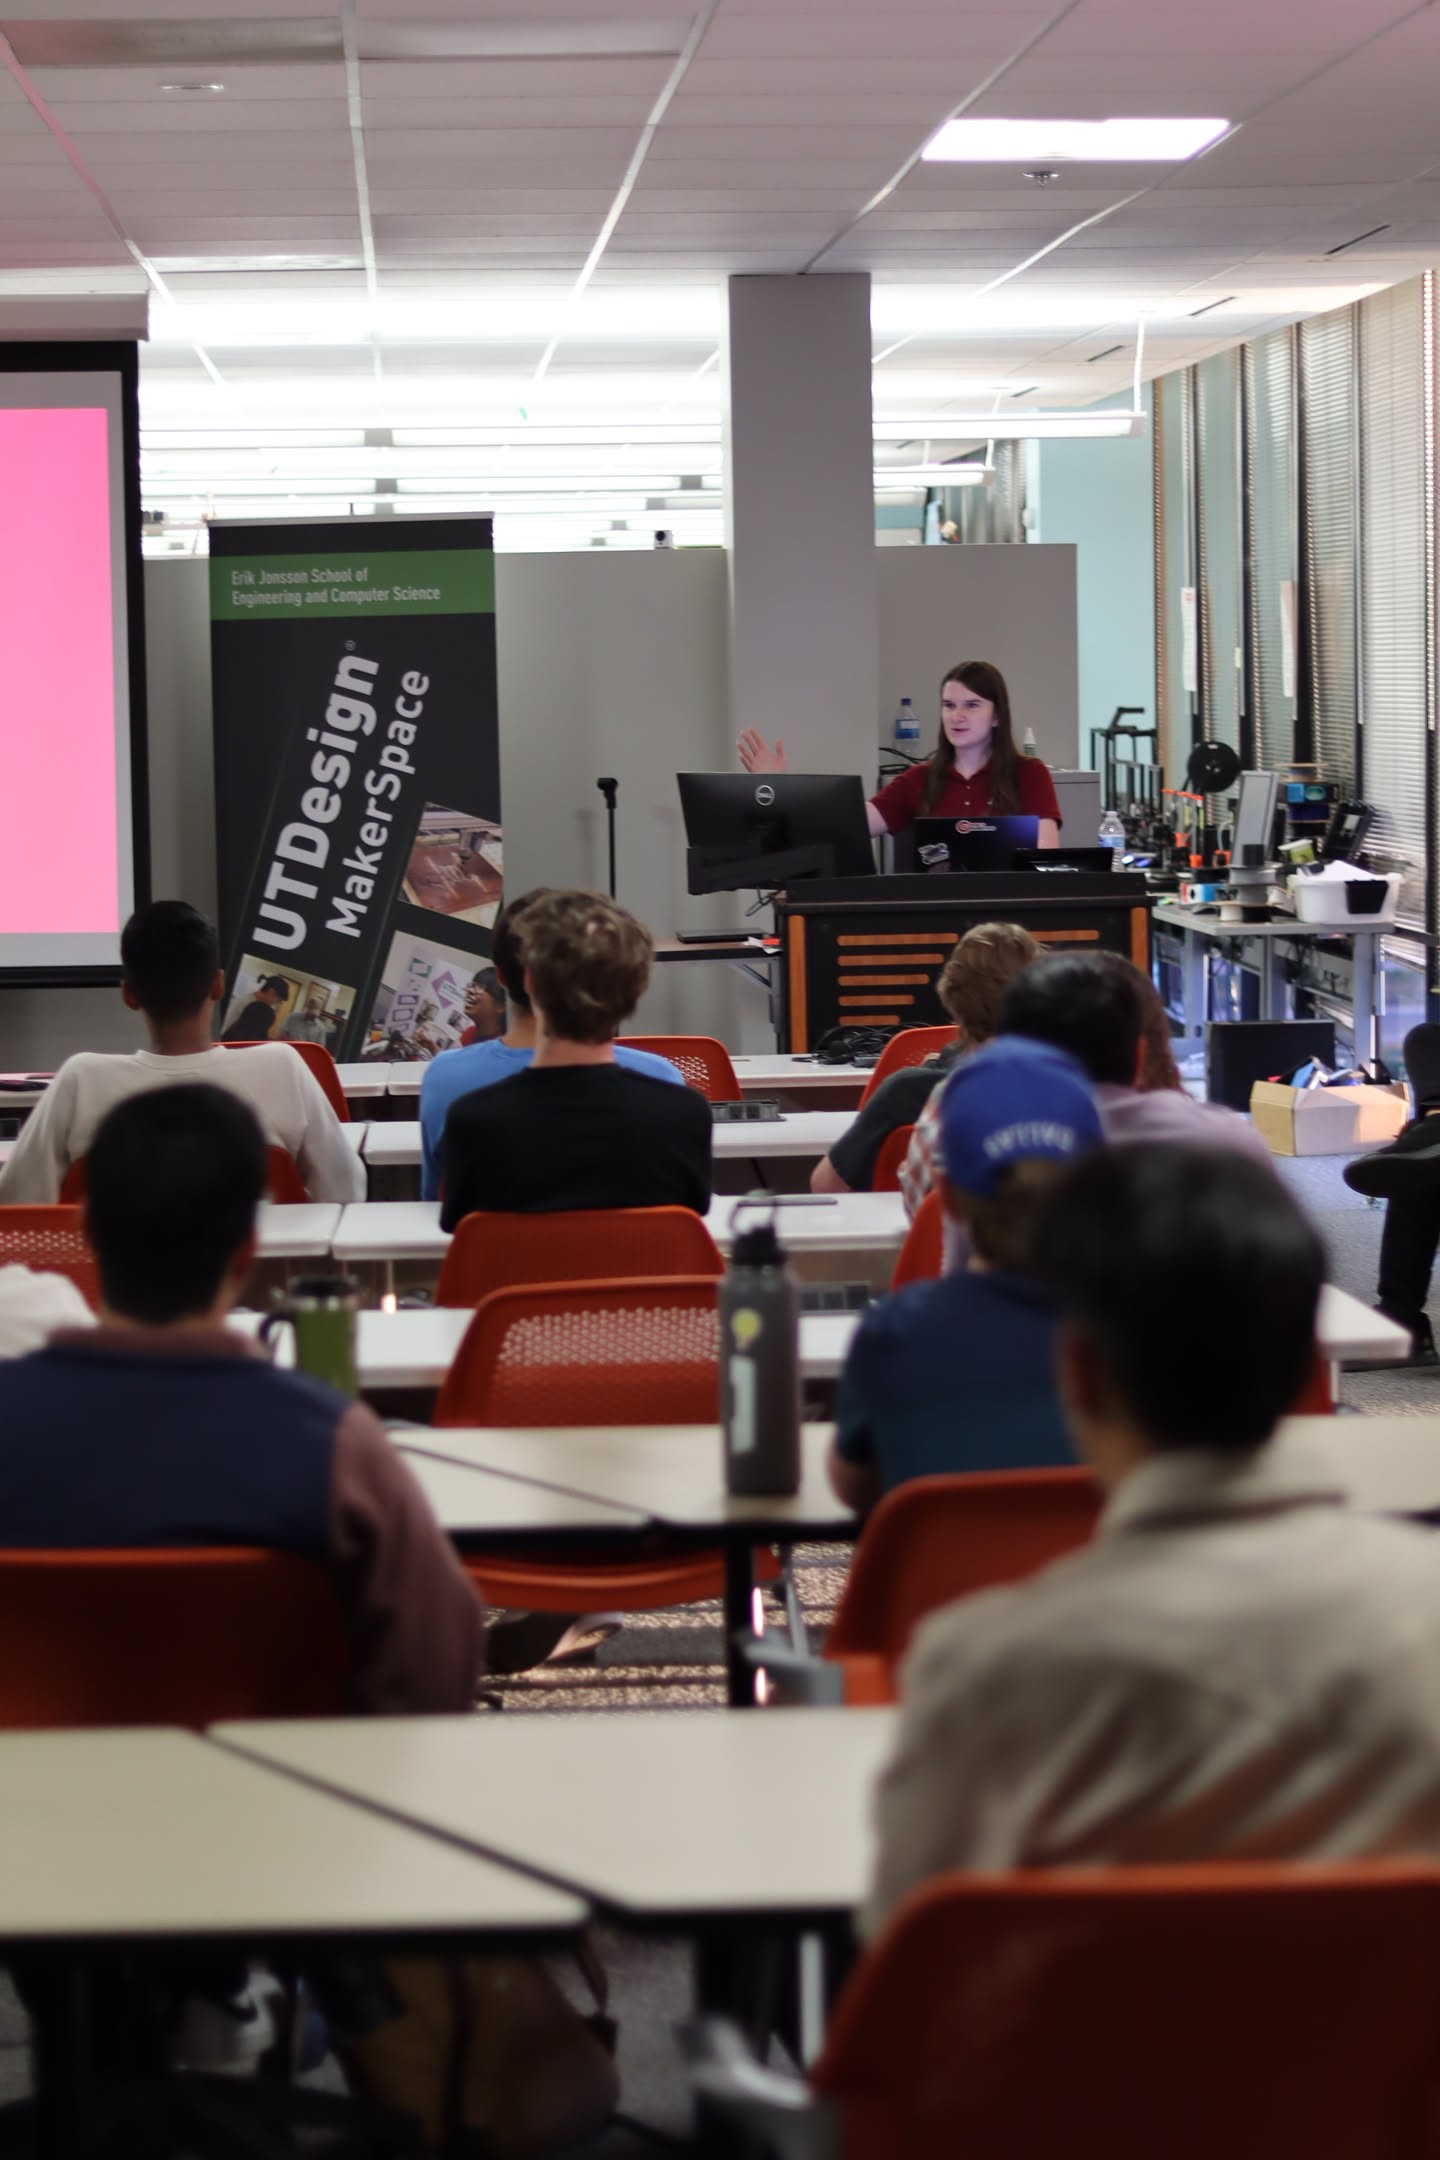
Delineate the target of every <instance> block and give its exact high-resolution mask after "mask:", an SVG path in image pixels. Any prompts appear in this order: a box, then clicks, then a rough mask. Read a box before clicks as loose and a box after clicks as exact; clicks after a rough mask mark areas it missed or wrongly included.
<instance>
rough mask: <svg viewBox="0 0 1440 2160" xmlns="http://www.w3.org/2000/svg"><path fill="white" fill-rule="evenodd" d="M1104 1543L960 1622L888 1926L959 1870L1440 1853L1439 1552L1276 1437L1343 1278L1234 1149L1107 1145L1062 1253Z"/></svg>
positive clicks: (969, 1602)
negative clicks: (1318, 1321) (1329, 1295)
mask: <svg viewBox="0 0 1440 2160" xmlns="http://www.w3.org/2000/svg"><path fill="white" fill-rule="evenodd" d="M1035 1255H1036V1265H1037V1268H1038V1269H1039V1270H1040V1271H1041V1272H1042V1273H1043V1275H1044V1277H1045V1279H1047V1280H1048V1281H1049V1282H1050V1283H1051V1284H1052V1285H1053V1288H1054V1292H1055V1295H1056V1298H1057V1300H1058V1303H1059V1307H1060V1315H1061V1319H1060V1336H1059V1375H1060V1393H1061V1399H1062V1402H1063V1404H1064V1408H1065V1415H1066V1419H1067V1422H1068V1424H1069V1428H1070V1433H1071V1437H1072V1439H1073V1440H1074V1442H1075V1446H1076V1449H1077V1452H1078V1453H1079V1454H1080V1455H1081V1456H1082V1457H1083V1458H1084V1459H1085V1460H1086V1461H1087V1462H1088V1463H1089V1465H1090V1467H1091V1469H1092V1470H1093V1472H1094V1474H1095V1478H1096V1480H1097V1482H1098V1484H1099V1486H1100V1488H1101V1491H1102V1493H1103V1495H1104V1496H1105V1508H1104V1513H1103V1515H1102V1517H1101V1521H1100V1525H1099V1529H1098V1531H1097V1533H1096V1535H1095V1537H1094V1539H1093V1541H1092V1542H1091V1543H1090V1544H1088V1545H1086V1546H1085V1547H1083V1548H1082V1549H1081V1550H1079V1551H1077V1552H1075V1553H1074V1554H1072V1555H1070V1556H1069V1557H1068V1558H1066V1559H1064V1560H1060V1561H1057V1562H1056V1563H1054V1564H1053V1565H1052V1566H1050V1567H1048V1568H1046V1569H1044V1570H1043V1571H1042V1572H1041V1573H1040V1574H1038V1575H1034V1576H1032V1577H1031V1578H1030V1579H1029V1580H1028V1581H1022V1582H1018V1583H1015V1584H1014V1585H1013V1586H1011V1587H1007V1588H1004V1589H994V1590H986V1591H983V1592H981V1593H980V1594H979V1595H978V1596H975V1597H969V1598H963V1599H961V1600H960V1601H959V1602H958V1603H957V1604H954V1605H951V1606H948V1607H947V1608H945V1609H944V1610H943V1611H940V1612H937V1613H935V1614H933V1615H932V1616H931V1617H930V1618H929V1619H927V1620H926V1621H924V1622H923V1623H922V1625H921V1626H920V1628H919V1629H918V1630H917V1631H916V1634H915V1637H914V1640H913V1643H912V1646H911V1650H910V1654H909V1656H908V1658H907V1660H906V1663H905V1666H904V1668H903V1672H902V1682H901V1696H902V1710H901V1723H900V1731H899V1734H898V1737H897V1741H896V1746H895V1752H894V1756H893V1758H892V1760H891V1763H890V1765H889V1768H888V1769H887V1770H886V1771H885V1773H884V1775H883V1778H882V1782H881V1786H880V1790H879V1796H878V1803H877V1805H878V1822H879V1844H878V1860H877V1866H876V1871H875V1875H874V1880H873V1886H872V1890H871V1894H870V1899H869V1903H868V1906H867V1908H866V1912H865V1916H864V1917H865V1923H866V1925H867V1927H868V1928H870V1929H874V1928H875V1927H877V1926H878V1925H879V1924H880V1923H881V1922H882V1921H883V1920H884V1919H885V1918H886V1917H887V1915H888V1914H889V1913H890V1912H892V1911H893V1909H894V1907H895V1906H896V1904H897V1903H898V1902H899V1900H900V1899H901V1898H902V1897H904V1896H905V1894H906V1893H907V1892H908V1891H910V1890H912V1889H913V1888H914V1887H915V1886H916V1885H917V1884H918V1883H920V1882H922V1881H925V1880H926V1879H928V1878H929V1877H931V1876H933V1875H936V1874H939V1873H941V1872H943V1871H945V1870H948V1869H951V1868H968V1869H980V1870H1004V1869H1010V1868H1046V1867H1061V1868H1073V1867H1085V1868H1094V1867H1109V1866H1114V1865H1117V1864H1120V1863H1126V1862H1128V1863H1132V1864H1136V1865H1140V1864H1153V1865H1157V1866H1168V1865H1171V1864H1174V1863H1180V1862H1187V1861H1202V1860H1268V1861H1274V1860H1291V1859H1295V1860H1299V1859H1305V1860H1332V1861H1340V1860H1349V1859H1361V1858H1368V1857H1381V1856H1386V1855H1390V1856H1395V1855H1401V1854H1426V1855H1429V1856H1431V1857H1434V1856H1436V1855H1440V1568H1437V1566H1436V1554H1435V1544H1434V1533H1433V1531H1430V1530H1422V1529H1420V1528H1419V1527H1418V1526H1415V1525H1411V1524H1407V1523H1401V1522H1394V1521H1387V1520H1384V1519H1381V1518H1379V1517H1374V1516H1364V1515H1360V1514H1354V1513H1351V1512H1349V1510H1348V1509H1347V1508H1346V1506H1345V1504H1344V1500H1343V1496H1342V1494H1341V1492H1340V1491H1339V1490H1338V1489H1337V1485H1336V1479H1335V1477H1334V1474H1333V1473H1332V1471H1331V1470H1330V1469H1329V1467H1328V1466H1327V1463H1326V1461H1325V1459H1324V1458H1323V1457H1322V1456H1320V1455H1319V1453H1318V1451H1312V1450H1311V1449H1309V1448H1307V1446H1306V1445H1305V1443H1304V1442H1302V1441H1301V1440H1300V1439H1298V1438H1297V1437H1296V1436H1295V1435H1294V1434H1293V1433H1287V1432H1286V1431H1285V1430H1284V1429H1283V1428H1282V1429H1281V1430H1280V1431H1279V1433H1278V1434H1277V1431H1276V1427H1277V1426H1278V1425H1279V1424H1280V1420H1281V1419H1282V1418H1283V1417H1284V1416H1285V1414H1286V1412H1287V1410H1288V1409H1289V1407H1290V1405H1291V1404H1292V1403H1293V1402H1294V1401H1295V1400H1296V1398H1297V1396H1298V1395H1299V1394H1300V1392H1301V1389H1302V1387H1303V1385H1304V1383H1305V1380H1306V1378H1307V1376H1308V1374H1309V1372H1310V1370H1311V1367H1312V1364H1313V1360H1314V1356H1315V1315H1316V1307H1317V1304H1318V1300H1319V1295H1320V1287H1321V1284H1322V1281H1323V1279H1324V1253H1323V1250H1322V1248H1321V1246H1320V1243H1319V1241H1318V1239H1317V1238H1316V1236H1315V1234H1314V1232H1313V1231H1312V1230H1311V1229H1310V1227H1309V1225H1308V1224H1307V1223H1306V1221H1305V1219H1304V1217H1303V1216H1302V1215H1301V1213H1300V1211H1299V1209H1298V1208H1297V1207H1296V1205H1295V1203H1294V1201H1293V1200H1292V1199H1291V1198H1290V1196H1289V1194H1288V1193H1287V1192H1286V1191H1285V1188H1284V1187H1283V1185H1281V1183H1280V1181H1279V1180H1278V1178H1275V1177H1274V1176H1272V1175H1271V1174H1270V1172H1269V1171H1267V1170H1264V1169H1262V1168H1261V1167H1260V1165H1259V1164H1258V1163H1254V1162H1251V1161H1249V1160H1247V1158H1246V1157H1244V1156H1242V1155H1238V1154H1236V1153H1234V1152H1233V1151H1232V1150H1226V1149H1222V1148H1198V1147H1189V1146H1180V1147H1175V1146H1166V1145H1154V1144H1150V1145H1140V1146H1136V1147H1125V1148H1105V1149H1101V1150H1099V1151H1098V1152H1097V1153H1096V1154H1095V1155H1093V1156H1092V1157H1091V1158H1090V1159H1089V1160H1088V1161H1087V1162H1083V1163H1081V1164H1079V1165H1078V1166H1077V1168H1076V1169H1075V1170H1074V1171H1073V1172H1072V1173H1071V1174H1070V1175H1069V1176H1068V1177H1067V1178H1066V1179H1065V1181H1064V1183H1063V1184H1062V1186H1061V1187H1060V1189H1059V1190H1058V1191H1057V1193H1056V1194H1055V1195H1054V1197H1053V1199H1052V1200H1051V1202H1050V1204H1049V1205H1048V1207H1047V1208H1046V1210H1045V1211H1044V1213H1043V1214H1042V1216H1041V1219H1040V1222H1039V1224H1038V1225H1037V1229H1036V1240H1035Z"/></svg>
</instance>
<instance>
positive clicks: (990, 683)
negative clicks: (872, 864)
mask: <svg viewBox="0 0 1440 2160" xmlns="http://www.w3.org/2000/svg"><path fill="white" fill-rule="evenodd" d="M952 682H958V683H963V684H964V685H965V688H966V689H967V690H973V691H974V692H975V695H976V696H977V697H983V698H988V699H989V701H990V703H991V704H992V705H993V706H994V708H995V732H994V734H993V735H992V736H991V738H990V808H991V810H992V811H993V812H994V814H995V815H996V817H1013V816H1014V815H1015V812H1016V811H1017V810H1018V809H1019V808H1020V781H1019V777H1018V774H1017V771H1016V767H1017V764H1018V762H1019V761H1018V759H1017V757H1016V754H1015V736H1014V733H1013V732H1012V730H1011V726H1010V692H1009V691H1008V690H1007V689H1006V687H1005V678H1004V676H1003V675H1002V674H1001V673H1000V670H999V668H998V667H996V666H995V665H994V664H993V662H991V661H989V660H959V661H957V662H956V664H955V666H954V667H952V668H951V670H950V672H949V674H948V675H947V676H946V677H945V678H944V681H943V682H942V683H941V685H940V694H941V696H942V697H943V696H944V694H945V684H946V683H952ZM954 764H955V745H954V743H952V742H951V740H950V738H949V736H948V735H947V734H946V733H945V723H944V721H943V720H942V721H941V723H940V740H939V742H938V743H937V744H936V745H935V755H934V756H933V757H932V758H931V760H930V763H929V765H928V766H927V767H926V769H925V789H924V793H923V794H922V795H921V797H920V809H921V813H922V815H923V814H925V813H927V812H929V811H931V810H933V809H934V808H935V805H936V803H938V802H939V800H940V796H941V792H942V790H943V788H944V786H945V782H946V780H947V779H948V778H949V776H950V773H951V771H952V769H953V767H954Z"/></svg>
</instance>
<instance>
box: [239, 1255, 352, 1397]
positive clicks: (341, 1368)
mask: <svg viewBox="0 0 1440 2160" xmlns="http://www.w3.org/2000/svg"><path fill="white" fill-rule="evenodd" d="M359 1310H360V1285H359V1283H358V1282H356V1280H355V1278H354V1276H353V1275H302V1276H300V1277H299V1278H298V1279H297V1280H296V1281H295V1282H293V1283H291V1285H290V1288H289V1290H288V1291H287V1292H285V1294H284V1298H283V1302H282V1303H280V1304H279V1305H277V1306H276V1308H275V1310H274V1311H273V1312H271V1313H267V1314H266V1315H265V1318H264V1319H263V1320H262V1321H261V1323H260V1340H261V1342H262V1343H266V1344H268V1343H269V1341H270V1337H271V1335H272V1333H273V1332H274V1330H275V1329H276V1328H278V1327H283V1326H286V1325H288V1326H289V1327H290V1329H291V1330H292V1332H293V1334H294V1337H295V1363H296V1364H297V1365H298V1366H299V1368H300V1370H301V1372H306V1373H309V1374H310V1376H311V1378H312V1379H314V1380H324V1381H326V1382H327V1383H328V1385H329V1386H331V1387H333V1388H339V1390H340V1392H341V1394H342V1395H358V1394H359V1393H360V1376H359V1374H358V1373H357V1371H356V1369H355V1315H356V1313H357V1312H358V1311H359Z"/></svg>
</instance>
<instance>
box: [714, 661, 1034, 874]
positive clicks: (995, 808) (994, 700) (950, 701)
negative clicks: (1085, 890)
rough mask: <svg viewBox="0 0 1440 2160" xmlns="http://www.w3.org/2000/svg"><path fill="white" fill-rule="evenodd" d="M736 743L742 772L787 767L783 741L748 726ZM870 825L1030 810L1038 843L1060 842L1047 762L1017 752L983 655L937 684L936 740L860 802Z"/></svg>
mask: <svg viewBox="0 0 1440 2160" xmlns="http://www.w3.org/2000/svg"><path fill="white" fill-rule="evenodd" d="M736 748H737V749H738V750H739V752H740V762H741V764H742V765H743V766H744V767H745V770H746V771H747V772H785V771H787V770H788V763H787V760H786V756H785V745H784V743H783V742H780V741H778V740H777V742H776V744H775V746H774V748H773V749H772V748H771V747H770V745H769V744H768V743H767V742H766V741H765V738H764V736H763V735H761V734H760V732H759V730H758V729H757V728H747V729H746V730H745V732H744V734H743V735H742V736H741V737H740V740H739V742H738V743H737V745H736ZM866 817H867V819H868V820H869V825H870V831H871V834H872V836H873V837H874V838H876V839H878V838H879V836H880V835H881V833H887V832H888V833H898V832H902V831H903V830H904V828H905V827H906V826H907V825H908V824H909V823H910V822H911V820H912V819H913V818H917V817H956V818H962V817H1033V818H1036V819H1038V820H1039V829H1038V832H1037V835H1036V845H1037V847H1042V848H1053V847H1058V845H1059V842H1060V805H1059V803H1058V802H1057V801H1056V799H1055V783H1054V781H1053V780H1052V779H1051V778H1050V768H1049V766H1048V765H1043V764H1042V763H1041V762H1040V760H1039V758H1033V757H1021V756H1020V755H1019V754H1018V752H1017V751H1016V748H1015V736H1014V732H1013V730H1012V728H1011V725H1010V693H1009V691H1008V690H1007V689H1006V687H1005V678H1004V676H1003V675H1002V674H1001V673H1000V670H999V668H997V667H992V666H991V664H990V662H989V661H988V660H962V661H961V662H960V663H959V665H958V666H957V667H953V668H951V670H950V672H949V674H948V675H947V676H946V677H945V680H944V682H943V683H941V685H940V740H939V742H938V743H937V744H936V746H935V754H934V756H933V757H931V758H929V759H928V760H927V761H926V763H925V764H923V765H912V766H910V767H909V768H908V769H907V770H906V771H905V772H903V773H900V774H898V775H897V777H896V778H895V779H894V780H891V781H888V782H887V784H886V785H885V786H884V787H883V788H881V790H880V792H879V794H878V795H872V796H871V798H870V800H869V802H868V803H867V804H866Z"/></svg>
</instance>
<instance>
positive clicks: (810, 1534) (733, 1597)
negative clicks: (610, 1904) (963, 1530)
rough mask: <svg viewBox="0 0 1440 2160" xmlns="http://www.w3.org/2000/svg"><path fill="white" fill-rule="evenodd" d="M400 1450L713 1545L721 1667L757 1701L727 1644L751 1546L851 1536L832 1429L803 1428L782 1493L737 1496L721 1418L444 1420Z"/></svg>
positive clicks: (743, 1606)
mask: <svg viewBox="0 0 1440 2160" xmlns="http://www.w3.org/2000/svg"><path fill="white" fill-rule="evenodd" d="M396 1438H397V1440H398V1441H399V1442H400V1444H401V1446H402V1449H403V1452H404V1453H405V1454H407V1455H410V1454H412V1453H415V1452H420V1453H424V1454H433V1455H440V1456H447V1457H449V1458H451V1459H452V1460H454V1461H456V1462H461V1463H466V1464H470V1465H474V1466H476V1467H478V1468H480V1469H482V1470H492V1471H498V1472H499V1473H500V1474H501V1475H502V1476H506V1477H515V1478H519V1479H523V1480H526V1481H529V1482H532V1483H535V1484H541V1485H552V1486H554V1487H555V1488H556V1489H557V1490H558V1491H560V1492H570V1493H577V1494H579V1495H580V1496H581V1497H582V1498H584V1499H587V1500H603V1501H606V1502H608V1503H609V1504H610V1505H611V1506H613V1507H623V1508H630V1509H633V1510H635V1511H636V1512H637V1513H643V1514H646V1515H649V1516H650V1517H651V1518H652V1519H653V1520H654V1521H655V1522H657V1523H660V1524H662V1525H663V1526H664V1527H665V1529H666V1530H667V1531H668V1532H669V1534H670V1536H671V1537H672V1538H674V1539H675V1540H676V1541H677V1542H680V1543H683V1544H688V1545H691V1546H702V1547H703V1546H707V1545H712V1544H714V1545H719V1546H720V1547H721V1549H722V1551H723V1553H724V1558H725V1644H726V1670H727V1675H728V1680H729V1692H730V1701H731V1702H732V1704H736V1705H741V1704H750V1703H753V1702H754V1699H755V1693H754V1689H755V1682H754V1675H753V1673H752V1672H751V1671H750V1669H749V1667H748V1666H747V1665H746V1664H745V1663H744V1661H743V1659H742V1658H741V1656H740V1654H739V1652H738V1651H737V1649H736V1647H735V1636H736V1634H737V1632H740V1633H743V1632H744V1631H745V1630H747V1629H748V1628H749V1625H750V1601H751V1597H752V1594H753V1591H754V1587H755V1566H754V1548H755V1546H756V1544H770V1543H779V1544H793V1543H797V1542H799V1541H800V1540H801V1539H809V1538H823V1539H829V1538H841V1539H844V1538H851V1537H853V1536H854V1535H855V1533H856V1530H857V1528H858V1527H859V1526H858V1523H857V1520H856V1517H855V1514H854V1512H853V1511H852V1510H851V1509H850V1508H848V1507H846V1506H845V1504H844V1502H843V1501H841V1500H839V1499H837V1498H836V1496H835V1494H834V1493H833V1492H832V1490H831V1488H830V1481H829V1478H828V1477H827V1476H826V1474H825V1459H826V1456H827V1455H828V1453H829V1450H830V1427H829V1426H828V1425H806V1426H803V1427H802V1428H801V1480H800V1489H799V1491H798V1492H796V1493H794V1494H793V1495H790V1496H788V1497H787V1496H784V1495H778V1494H777V1495H767V1496H763V1497H759V1498H754V1499H748V1498H747V1499H739V1498H735V1497H733V1496H732V1495H731V1494H729V1493H727V1492H726V1490H725V1464H724V1456H723V1452H722V1449H721V1443H720V1428H719V1425H718V1424H716V1425H587V1426H530V1427H524V1428H515V1427H511V1428H507V1427H504V1426H484V1427H478V1426H444V1427H440V1426H437V1427H434V1428H432V1429H429V1430H424V1429H421V1428H415V1429H406V1430H405V1431H403V1432H399V1433H397V1435H396Z"/></svg>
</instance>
